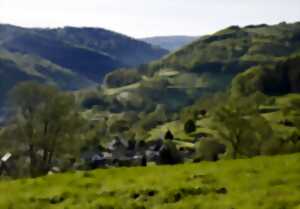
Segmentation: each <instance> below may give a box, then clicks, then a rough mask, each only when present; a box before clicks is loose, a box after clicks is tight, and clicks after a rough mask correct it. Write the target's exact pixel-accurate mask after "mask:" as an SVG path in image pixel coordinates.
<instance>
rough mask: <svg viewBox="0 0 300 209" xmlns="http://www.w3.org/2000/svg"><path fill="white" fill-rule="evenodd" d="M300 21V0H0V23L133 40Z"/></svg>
mask: <svg viewBox="0 0 300 209" xmlns="http://www.w3.org/2000/svg"><path fill="white" fill-rule="evenodd" d="M283 21H286V22H297V21H300V0H0V23H7V24H14V25H19V26H23V27H51V28H53V27H63V26H80V27H81V26H88V27H101V28H106V29H109V30H113V31H116V32H119V33H123V34H126V35H129V36H132V37H135V38H141V37H150V36H165V35H193V36H199V35H207V34H211V33H213V32H216V31H218V30H220V29H223V28H225V27H228V26H230V25H240V26H245V25H249V24H261V23H267V24H276V23H279V22H283Z"/></svg>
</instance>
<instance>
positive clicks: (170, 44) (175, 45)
mask: <svg viewBox="0 0 300 209" xmlns="http://www.w3.org/2000/svg"><path fill="white" fill-rule="evenodd" d="M198 38H199V37H196V36H157V37H149V38H142V39H141V40H142V41H145V42H146V43H149V44H152V45H153V46H159V47H161V48H163V49H167V50H169V51H175V50H178V49H180V48H182V47H184V46H186V45H188V44H190V43H192V42H193V41H195V40H197V39H198Z"/></svg>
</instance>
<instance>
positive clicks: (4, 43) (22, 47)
mask: <svg viewBox="0 0 300 209" xmlns="http://www.w3.org/2000/svg"><path fill="white" fill-rule="evenodd" d="M0 47H3V48H5V49H6V50H8V51H10V52H19V53H23V54H34V55H36V56H40V57H42V58H44V59H47V60H49V61H51V62H53V63H55V64H57V65H60V66H61V67H64V68H68V69H70V70H72V71H74V72H77V73H79V74H81V75H82V76H85V77H87V78H90V79H92V80H95V81H100V80H101V78H102V77H103V76H104V75H105V74H106V73H107V72H110V71H111V70H113V69H116V68H120V67H125V66H136V65H139V64H145V63H148V62H150V61H152V60H155V59H159V58H160V57H162V56H163V55H165V54H166V53H167V51H165V50H162V49H159V48H153V47H152V46H150V45H148V44H146V43H144V42H141V41H137V40H134V39H132V38H129V37H127V36H124V35H121V34H118V33H115V32H111V31H107V30H104V29H100V28H73V27H65V28H57V29H36V28H29V29H28V28H21V27H16V26H11V25H0Z"/></svg>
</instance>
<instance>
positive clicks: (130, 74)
mask: <svg viewBox="0 0 300 209" xmlns="http://www.w3.org/2000/svg"><path fill="white" fill-rule="evenodd" d="M141 79H142V76H141V75H140V74H139V72H138V71H136V70H130V69H122V70H117V71H114V72H111V73H109V74H107V75H106V76H105V78H104V84H105V86H107V87H109V88H118V87H121V86H126V85H130V84H133V83H136V82H138V81H140V80H141Z"/></svg>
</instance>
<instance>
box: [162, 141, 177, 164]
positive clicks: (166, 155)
mask: <svg viewBox="0 0 300 209" xmlns="http://www.w3.org/2000/svg"><path fill="white" fill-rule="evenodd" d="M159 162H160V164H171V165H173V164H178V163H181V162H182V157H181V154H180V152H179V151H178V150H177V148H176V146H175V144H174V143H173V142H171V141H167V142H165V143H164V145H163V146H162V148H161V150H160V151H159Z"/></svg>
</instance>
